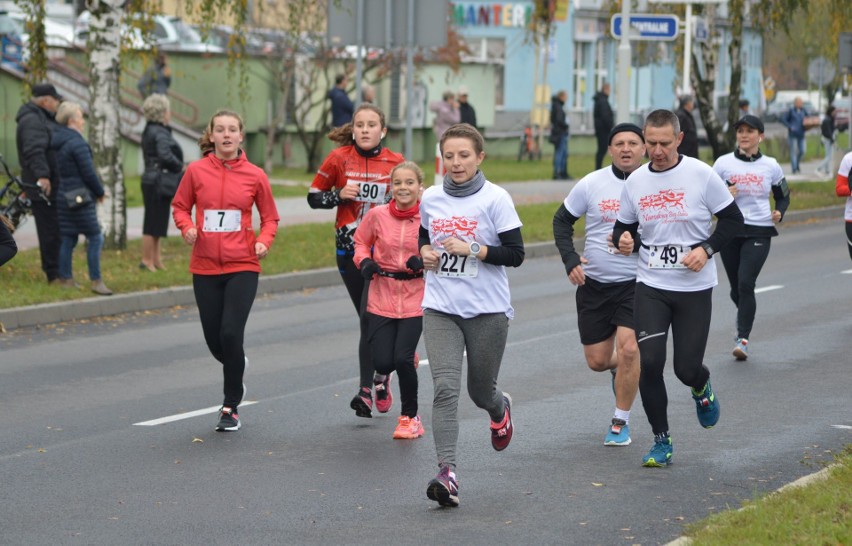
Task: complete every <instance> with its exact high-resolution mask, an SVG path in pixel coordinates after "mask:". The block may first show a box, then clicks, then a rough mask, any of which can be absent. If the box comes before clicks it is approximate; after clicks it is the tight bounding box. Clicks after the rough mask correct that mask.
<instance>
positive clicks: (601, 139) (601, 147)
mask: <svg viewBox="0 0 852 546" xmlns="http://www.w3.org/2000/svg"><path fill="white" fill-rule="evenodd" d="M597 140H598V150H597V152H595V170H597V169H600V168H601V167H602V166H603V160H604V158H605V157H606V152H607V150H608V149H609V133H607V134H603V135H597Z"/></svg>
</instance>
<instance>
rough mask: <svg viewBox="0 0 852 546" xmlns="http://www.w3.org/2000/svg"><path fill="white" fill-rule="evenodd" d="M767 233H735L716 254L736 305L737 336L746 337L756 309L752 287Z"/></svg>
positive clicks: (765, 251) (766, 248) (767, 240)
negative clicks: (756, 235) (751, 235)
mask: <svg viewBox="0 0 852 546" xmlns="http://www.w3.org/2000/svg"><path fill="white" fill-rule="evenodd" d="M771 243H772V239H771V238H769V237H736V238H734V240H733V241H731V242H730V243H728V244H727V245H725V246H724V247H722V250H721V251H720V252H719V254H720V255H721V256H722V264H723V265H724V266H725V273H726V274H727V275H728V282H730V284H731V300H733V302H734V305H736V306H737V337H743V338H746V339H748V337H749V336H750V335H751V328H752V326H753V325H754V315H755V314H756V313H757V299H755V297H754V287H755V285H756V284H757V276H758V275H759V274H760V270H761V269H763V264H765V263H766V258H768V257H769V245H770V244H771Z"/></svg>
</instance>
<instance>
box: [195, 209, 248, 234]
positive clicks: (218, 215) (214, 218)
mask: <svg viewBox="0 0 852 546" xmlns="http://www.w3.org/2000/svg"><path fill="white" fill-rule="evenodd" d="M241 221H242V212H241V211H239V210H216V209H206V210H205V211H204V231H213V232H223V231H240V229H241V226H240V222H241Z"/></svg>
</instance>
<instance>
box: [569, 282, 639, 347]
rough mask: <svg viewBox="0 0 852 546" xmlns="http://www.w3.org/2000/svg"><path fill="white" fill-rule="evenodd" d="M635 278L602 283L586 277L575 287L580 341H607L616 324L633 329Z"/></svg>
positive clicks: (588, 343)
mask: <svg viewBox="0 0 852 546" xmlns="http://www.w3.org/2000/svg"><path fill="white" fill-rule="evenodd" d="M635 289H636V281H635V280H633V281H625V282H617V283H603V282H599V281H596V280H594V279H592V278H590V277H588V276H587V277H586V284H584V285H582V286H578V287H577V326H578V329H579V330H580V342H581V343H582V344H583V345H594V344H595V343H600V342H601V341H606V340H607V339H609V338H610V337H612V335H613V334H614V333H615V329H616V327H618V326H623V327H625V328H630V329H631V330H632V329H633V292H634V291H635Z"/></svg>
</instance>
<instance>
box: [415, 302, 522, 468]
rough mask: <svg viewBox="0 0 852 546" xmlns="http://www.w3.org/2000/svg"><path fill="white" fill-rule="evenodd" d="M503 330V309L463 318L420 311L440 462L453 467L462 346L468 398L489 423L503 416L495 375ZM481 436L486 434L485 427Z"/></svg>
mask: <svg viewBox="0 0 852 546" xmlns="http://www.w3.org/2000/svg"><path fill="white" fill-rule="evenodd" d="M508 332H509V318H508V317H507V316H506V315H505V314H504V313H489V314H485V315H478V316H476V317H473V318H469V319H463V318H461V317H460V316H458V315H448V314H445V313H441V312H439V311H434V310H432V309H425V310H424V312H423V335H424V340H425V342H426V352H427V353H428V356H429V370H430V371H431V372H432V382H433V383H434V389H435V398H434V400H433V401H432V433H433V435H434V437H435V450H436V451H437V453H438V464H439V465H445V464H446V465H450V466H451V467H453V468H455V466H456V445H457V444H458V439H459V421H458V406H459V394H460V393H461V377H462V357H463V356H464V351H465V349H467V393H468V394H469V395H470V399H471V400H473V403H474V404H476V405H477V406H478V407H480V408H482V409H484V410H485V411H487V412H488V415H489V416H490V417H491V420H492V421H498V422H499V421H502V420H503V416H504V414H505V411H506V410H505V407H504V404H503V392H502V391H500V390H498V389H497V374H498V373H500V363H501V362H502V360H503V351H504V349H505V348H506V336H507V335H508ZM483 437H484V438H486V439H487V438H488V437H487V436H486V435H485V431H483Z"/></svg>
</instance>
